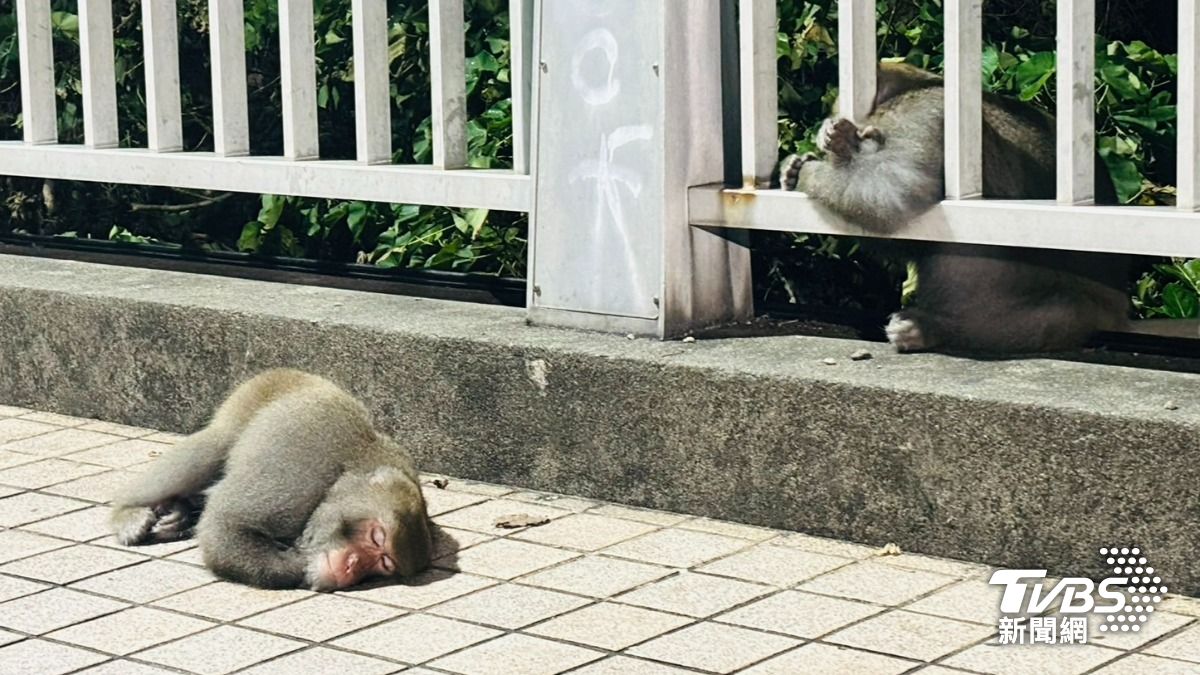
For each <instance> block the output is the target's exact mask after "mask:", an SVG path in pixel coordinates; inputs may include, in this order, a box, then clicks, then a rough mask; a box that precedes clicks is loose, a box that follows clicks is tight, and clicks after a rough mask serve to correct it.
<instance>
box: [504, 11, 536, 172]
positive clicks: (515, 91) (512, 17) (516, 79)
mask: <svg viewBox="0 0 1200 675" xmlns="http://www.w3.org/2000/svg"><path fill="white" fill-rule="evenodd" d="M533 14H534V9H533V0H509V2H508V23H509V27H508V30H509V74H508V78H509V82H510V83H511V84H512V111H513V113H512V126H513V171H516V172H517V173H529V150H530V146H529V137H530V133H529V132H530V121H531V116H532V107H531V106H532V101H533V77H532V74H533V70H532V69H533Z"/></svg>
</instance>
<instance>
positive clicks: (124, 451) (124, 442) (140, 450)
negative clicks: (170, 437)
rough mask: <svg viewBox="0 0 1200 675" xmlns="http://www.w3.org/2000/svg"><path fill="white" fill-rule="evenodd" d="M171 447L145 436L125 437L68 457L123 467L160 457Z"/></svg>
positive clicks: (113, 466)
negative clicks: (147, 438)
mask: <svg viewBox="0 0 1200 675" xmlns="http://www.w3.org/2000/svg"><path fill="white" fill-rule="evenodd" d="M170 447H171V446H170V445H167V444H166V443H155V442H154V441H148V440H146V439H144V438H123V439H121V440H120V441H117V442H116V443H110V444H108V445H104V446H101V447H99V448H92V449H91V450H84V451H83V452H76V453H73V454H71V455H68V456H67V459H71V460H73V461H76V462H87V463H89V464H101V465H103V466H107V467H110V468H113V469H123V468H125V467H129V466H133V465H135V464H141V463H143V462H148V461H150V460H152V459H154V458H156V457H159V456H161V455H162V454H163V452H165V451H167V450H168V449H170Z"/></svg>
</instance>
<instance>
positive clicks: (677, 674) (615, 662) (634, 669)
mask: <svg viewBox="0 0 1200 675" xmlns="http://www.w3.org/2000/svg"><path fill="white" fill-rule="evenodd" d="M695 672H696V671H694V670H684V669H682V668H676V667H675V666H668V665H664V664H662V663H655V662H653V661H644V660H642V659H635V658H632V657H629V656H610V657H608V658H607V659H604V660H602V661H596V662H595V663H589V664H588V665H586V666H584V667H582V668H580V669H579V670H572V671H571V675H694V674H695ZM405 675H408V674H407V673H405Z"/></svg>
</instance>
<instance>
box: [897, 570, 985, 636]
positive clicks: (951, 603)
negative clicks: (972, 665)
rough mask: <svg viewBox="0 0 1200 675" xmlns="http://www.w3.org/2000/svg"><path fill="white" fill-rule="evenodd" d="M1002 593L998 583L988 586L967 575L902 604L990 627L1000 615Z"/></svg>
mask: <svg viewBox="0 0 1200 675" xmlns="http://www.w3.org/2000/svg"><path fill="white" fill-rule="evenodd" d="M1003 593H1004V588H1003V587H1001V586H992V585H991V584H989V583H988V582H987V581H986V580H984V579H969V580H967V581H960V582H958V583H956V584H954V585H953V586H947V587H946V588H943V589H942V590H940V591H937V592H936V593H934V594H932V595H929V596H927V597H924V598H921V599H920V600H917V601H916V602H914V603H912V604H910V605H907V606H905V609H908V610H912V611H914V612H920V613H922V614H933V615H935V616H944V617H947V618H950V619H958V620H960V621H970V622H972V623H981V624H985V625H989V626H992V627H993V628H994V627H995V626H996V622H997V621H998V620H999V619H1000V596H1001V595H1002V594H1003Z"/></svg>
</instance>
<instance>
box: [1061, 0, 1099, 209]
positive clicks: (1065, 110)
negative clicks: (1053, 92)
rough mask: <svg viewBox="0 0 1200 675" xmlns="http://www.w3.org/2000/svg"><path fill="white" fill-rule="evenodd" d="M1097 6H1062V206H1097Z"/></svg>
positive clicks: (1085, 2) (1079, 2) (1070, 0)
mask: <svg viewBox="0 0 1200 675" xmlns="http://www.w3.org/2000/svg"><path fill="white" fill-rule="evenodd" d="M1095 31H1096V6H1095V4H1094V3H1093V2H1092V0H1059V3H1058V75H1057V77H1058V80H1057V88H1058V111H1057V114H1058V151H1057V157H1058V170H1057V173H1058V201H1059V202H1060V203H1063V204H1090V203H1092V202H1093V201H1095V180H1096V178H1095V152H1096V149H1095V146H1096V113H1095V105H1096V104H1095V96H1094V94H1093V91H1094V86H1095V85H1094V82H1095V78H1096V52H1095V43H1096V37H1095Z"/></svg>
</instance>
